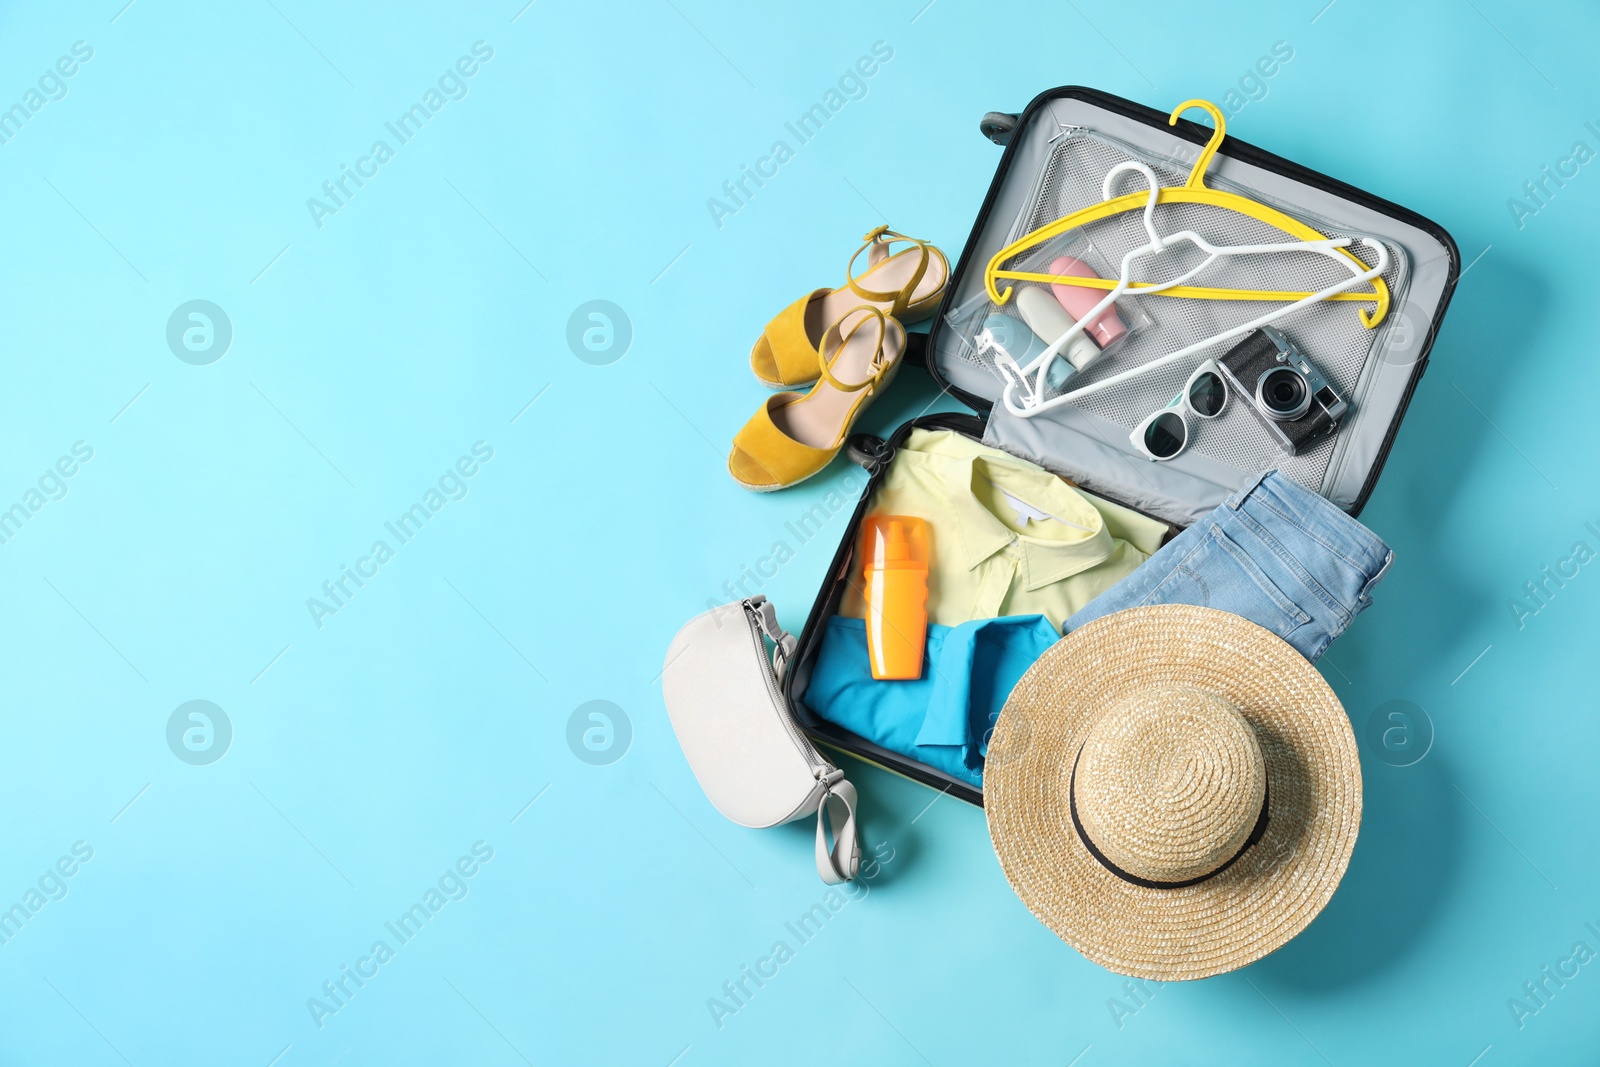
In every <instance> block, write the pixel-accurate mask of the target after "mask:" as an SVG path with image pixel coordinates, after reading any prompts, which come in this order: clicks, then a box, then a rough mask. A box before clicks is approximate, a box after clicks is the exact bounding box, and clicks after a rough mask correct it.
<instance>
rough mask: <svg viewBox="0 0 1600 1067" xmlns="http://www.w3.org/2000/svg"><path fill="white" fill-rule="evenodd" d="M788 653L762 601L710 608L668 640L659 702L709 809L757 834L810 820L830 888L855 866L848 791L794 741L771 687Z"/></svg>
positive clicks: (806, 745) (789, 641) (795, 731)
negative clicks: (814, 819)
mask: <svg viewBox="0 0 1600 1067" xmlns="http://www.w3.org/2000/svg"><path fill="white" fill-rule="evenodd" d="M769 640H770V641H771V642H772V646H773V647H772V651H771V653H770V654H769V653H768V651H767V642H768V641H769ZM795 643H796V642H795V638H794V637H793V636H792V635H791V634H789V633H788V632H787V631H785V630H784V629H783V628H782V627H780V626H779V625H778V613H777V611H776V610H774V609H773V606H772V604H771V603H770V602H769V601H768V600H767V598H766V597H764V596H756V597H751V598H749V599H747V600H738V601H735V602H734V603H732V604H724V605H722V606H721V607H717V608H712V609H711V610H710V611H707V612H705V613H703V614H701V615H697V616H695V617H694V618H693V619H690V620H689V622H688V623H687V624H686V625H685V626H684V627H683V629H682V630H679V631H678V636H676V637H674V638H673V639H672V644H671V646H670V647H669V648H668V649H667V662H666V666H665V668H663V670H662V673H661V692H662V698H663V700H664V701H665V702H666V705H667V716H668V717H669V718H670V719H671V720H672V729H673V732H674V733H676V734H677V735H678V744H679V745H680V746H681V747H682V748H683V754H684V757H685V758H686V759H687V760H688V761H689V768H690V769H691V770H692V771H694V776H695V779H696V780H697V781H698V782H699V783H700V788H701V789H703V790H704V791H705V794H706V797H707V799H709V800H710V801H711V804H712V806H713V807H715V808H716V809H717V810H718V811H720V812H722V814H724V815H726V816H727V817H728V818H729V819H732V820H733V821H734V822H736V823H738V824H739V825H740V826H749V827H752V828H756V829H764V828H766V827H769V826H778V825H780V824H782V823H786V822H792V821H794V820H796V819H803V818H805V817H806V816H809V815H812V814H815V815H816V817H817V873H818V874H819V875H821V876H822V880H823V881H824V882H826V883H828V884H829V885H836V884H838V883H840V882H848V881H850V880H851V879H853V878H854V877H855V876H856V872H857V870H859V868H860V865H861V845H860V842H859V841H858V840H857V837H856V790H855V787H854V786H853V785H851V784H850V783H849V782H847V781H845V777H844V772H843V771H841V770H840V769H839V768H837V767H835V766H834V765H833V764H831V763H829V762H828V761H827V760H826V759H824V758H823V756H822V754H821V753H819V752H818V751H817V749H816V747H815V746H814V745H812V744H811V742H810V741H809V740H808V739H807V738H806V736H805V734H804V733H802V732H801V730H800V727H799V726H798V725H797V724H796V723H795V721H794V717H793V716H792V715H791V714H790V712H789V706H788V704H787V703H785V701H784V698H783V692H782V689H781V688H780V682H781V679H782V677H783V669H784V666H785V664H786V662H787V660H788V657H789V656H790V654H791V653H793V651H794V648H795ZM830 830H831V833H832V837H833V842H832V844H831V845H830V844H829V842H828V838H829V833H830Z"/></svg>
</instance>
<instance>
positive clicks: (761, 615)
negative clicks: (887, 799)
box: [744, 595, 861, 885]
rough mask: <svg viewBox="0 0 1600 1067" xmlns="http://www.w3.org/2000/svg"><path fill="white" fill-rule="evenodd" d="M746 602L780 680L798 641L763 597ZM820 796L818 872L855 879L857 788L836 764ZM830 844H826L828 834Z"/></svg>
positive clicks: (826, 878) (830, 878)
mask: <svg viewBox="0 0 1600 1067" xmlns="http://www.w3.org/2000/svg"><path fill="white" fill-rule="evenodd" d="M744 603H745V605H746V606H747V607H748V608H749V609H750V611H751V613H752V614H753V615H754V616H755V620H756V626H757V627H759V628H760V630H761V633H762V635H763V636H765V637H766V638H767V640H769V641H771V642H772V643H773V644H774V645H775V646H776V647H774V648H773V650H772V672H773V674H774V676H775V677H776V678H777V679H778V680H779V681H780V682H781V681H782V680H783V669H784V667H786V666H787V665H788V663H789V657H790V656H792V655H793V654H794V650H795V648H796V647H797V646H798V645H799V643H800V642H799V641H798V640H796V639H795V636H794V635H793V634H791V633H790V632H789V631H787V630H785V629H784V628H783V627H782V626H781V625H780V624H779V623H778V609H777V608H775V607H773V606H772V601H770V600H768V599H767V598H766V597H764V596H759V595H758V596H753V597H750V598H749V599H748V600H746V601H745V602H744ZM819 781H820V782H821V783H822V786H823V792H822V799H821V800H819V801H818V802H817V874H819V875H821V876H822V880H823V882H825V883H827V884H828V885H838V884H839V883H841V882H848V881H851V880H852V879H854V878H855V876H856V874H857V873H858V872H859V871H860V870H861V841H860V839H859V838H858V837H857V836H856V787H855V786H853V785H851V784H850V783H849V782H848V781H846V780H845V777H844V772H843V771H841V770H840V769H839V768H837V767H832V768H829V770H828V773H827V774H826V775H825V776H823V777H822V778H820V779H819ZM830 831H831V832H832V834H833V845H832V847H829V845H828V834H829V832H830Z"/></svg>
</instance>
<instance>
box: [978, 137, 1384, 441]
mask: <svg viewBox="0 0 1600 1067" xmlns="http://www.w3.org/2000/svg"><path fill="white" fill-rule="evenodd" d="M1130 171H1137V172H1138V173H1140V174H1142V175H1144V178H1145V181H1146V182H1148V183H1149V186H1150V197H1149V200H1148V201H1147V202H1146V203H1145V207H1144V216H1143V218H1144V229H1145V233H1146V234H1148V235H1149V237H1150V240H1149V242H1148V243H1146V244H1143V245H1140V246H1139V247H1138V248H1135V249H1133V250H1132V251H1130V252H1129V253H1128V254H1127V255H1125V256H1123V257H1122V272H1121V274H1120V275H1119V276H1118V278H1117V282H1116V285H1114V286H1112V288H1111V289H1110V290H1109V291H1108V292H1107V293H1106V295H1105V296H1104V297H1102V298H1101V300H1100V301H1099V303H1097V304H1095V306H1094V307H1093V308H1092V309H1090V310H1089V312H1088V313H1086V314H1085V315H1084V316H1083V317H1082V318H1080V319H1078V320H1077V321H1076V322H1075V323H1073V325H1072V328H1071V329H1069V330H1067V331H1066V332H1065V333H1063V334H1062V335H1061V336H1060V337H1058V338H1056V339H1055V341H1054V342H1053V343H1052V344H1051V345H1050V346H1049V347H1048V348H1046V349H1045V350H1044V351H1043V352H1041V353H1039V355H1037V356H1035V357H1034V358H1033V359H1032V360H1029V361H1028V363H1027V365H1026V366H1020V365H1019V364H1018V363H1017V362H1016V360H1015V359H1013V358H1012V357H1011V355H1010V353H1008V352H1006V351H1005V350H1004V349H1002V348H1000V347H999V346H997V345H996V346H993V347H994V349H995V352H996V355H995V357H994V361H995V367H996V369H998V370H999V371H1000V372H1001V374H1002V375H1003V376H1004V377H1005V378H1006V386H1005V389H1004V390H1002V392H1001V394H1000V396H1001V399H1002V400H1003V401H1004V403H1005V406H1006V410H1007V411H1009V412H1011V414H1013V415H1016V416H1019V417H1021V418H1025V419H1031V418H1033V417H1034V416H1036V415H1040V414H1042V413H1043V412H1046V411H1049V410H1051V409H1052V408H1057V407H1060V406H1061V405H1063V404H1069V403H1071V402H1073V401H1075V400H1077V399H1079V398H1080V397H1085V396H1088V395H1090V394H1091V393H1097V392H1100V391H1101V390H1103V389H1109V388H1110V387H1111V386H1113V385H1117V384H1119V383H1121V382H1125V381H1127V380H1128V379H1130V378H1136V377H1138V376H1139V375H1142V374H1148V373H1149V372H1151V371H1154V370H1157V369H1158V368H1161V367H1164V366H1166V365H1167V364H1169V363H1172V362H1174V361H1176V360H1179V359H1182V358H1183V357H1185V356H1188V355H1193V354H1194V353H1196V352H1199V351H1201V350H1202V349H1205V348H1209V347H1211V346H1212V345H1215V344H1219V343H1220V342H1222V341H1227V340H1231V339H1232V338H1235V337H1239V336H1242V335H1243V334H1247V333H1249V332H1250V331H1251V330H1254V329H1257V328H1258V327H1261V326H1265V325H1267V324H1268V323H1270V322H1272V321H1273V320H1275V319H1278V318H1281V317H1282V316H1284V315H1287V314H1289V313H1290V312H1293V311H1298V310H1299V309H1300V308H1303V307H1306V306H1307V305H1310V304H1314V303H1317V302H1319V301H1322V300H1326V299H1328V298H1329V297H1331V296H1333V295H1335V294H1337V293H1342V292H1346V291H1348V290H1350V289H1353V288H1355V287H1356V286H1358V285H1361V284H1362V283H1364V282H1368V281H1371V280H1373V279H1374V278H1377V277H1378V276H1379V275H1381V274H1382V273H1383V272H1384V271H1385V270H1387V269H1388V267H1389V250H1388V248H1387V247H1386V246H1385V245H1384V244H1383V243H1382V242H1381V241H1375V240H1372V239H1371V238H1368V237H1362V238H1359V240H1360V241H1361V243H1362V244H1364V245H1366V246H1367V247H1368V248H1369V249H1371V250H1372V252H1373V253H1374V255H1375V257H1376V262H1375V264H1374V265H1373V266H1372V267H1371V268H1369V269H1367V270H1362V269H1361V267H1362V264H1361V263H1359V262H1357V261H1356V260H1354V259H1352V258H1351V257H1350V256H1349V254H1347V253H1344V252H1342V251H1340V250H1341V249H1344V248H1346V247H1347V246H1349V245H1350V244H1351V243H1352V242H1351V239H1350V238H1348V237H1338V238H1324V239H1322V240H1315V241H1283V242H1276V243H1271V244H1248V245H1214V244H1212V243H1211V242H1209V241H1207V240H1206V239H1205V238H1203V237H1201V236H1200V235H1199V234H1197V233H1195V232H1194V231H1193V230H1183V231H1181V232H1179V233H1174V234H1167V235H1163V234H1161V233H1159V232H1157V230H1156V226H1155V209H1156V203H1157V202H1158V199H1159V197H1160V192H1161V188H1160V183H1159V182H1158V181H1157V179H1156V175H1155V172H1154V171H1152V170H1151V169H1150V168H1149V167H1147V166H1145V165H1144V164H1143V163H1140V162H1138V161H1136V160H1129V161H1127V162H1125V163H1119V164H1118V165H1116V166H1115V167H1112V168H1111V170H1110V172H1109V173H1107V174H1106V177H1105V181H1104V182H1103V183H1102V185H1101V189H1102V192H1103V195H1104V196H1105V197H1106V198H1107V200H1109V199H1110V198H1111V186H1112V183H1113V182H1114V181H1115V179H1116V178H1117V177H1118V176H1119V175H1121V174H1124V173H1127V172H1130ZM1180 242H1187V243H1189V244H1192V245H1194V246H1195V247H1196V248H1199V249H1200V250H1201V251H1202V252H1204V253H1206V258H1205V259H1204V260H1202V261H1201V262H1200V264H1199V265H1198V266H1196V267H1194V268H1192V269H1191V270H1188V271H1185V272H1184V273H1183V274H1180V275H1178V276H1177V277H1175V278H1171V279H1169V280H1167V281H1164V282H1158V283H1155V284H1140V285H1139V286H1138V287H1137V288H1132V289H1130V286H1131V285H1132V281H1131V279H1132V276H1133V265H1134V264H1135V263H1136V262H1138V261H1139V260H1140V259H1143V258H1146V257H1148V256H1153V255H1157V254H1159V253H1161V252H1164V251H1166V250H1167V249H1169V248H1170V247H1172V246H1173V245H1175V244H1178V243H1180ZM1281 252H1312V253H1315V254H1317V255H1321V256H1325V257H1327V258H1328V259H1330V260H1332V261H1333V262H1335V263H1338V264H1340V265H1341V266H1343V267H1344V268H1346V269H1347V270H1349V271H1350V272H1351V276H1350V277H1349V278H1346V279H1343V280H1342V281H1339V282H1336V283H1334V284H1333V285H1330V286H1328V287H1327V288H1324V289H1321V290H1318V291H1317V292H1315V293H1308V294H1306V295H1305V296H1303V297H1301V298H1300V299H1299V300H1296V301H1294V302H1293V303H1290V304H1286V305H1284V306H1282V307H1279V308H1275V309H1274V310H1272V311H1269V312H1267V313H1266V314H1265V315H1261V316H1258V317H1257V318H1254V319H1251V320H1250V321H1249V322H1245V323H1242V324H1240V325H1238V326H1234V327H1232V328H1230V329H1227V330H1224V331H1222V332H1221V333H1219V334H1215V335H1214V336H1211V337H1207V338H1206V339H1205V340H1203V341H1197V342H1195V343H1194V344H1191V345H1187V346H1185V347H1183V348H1180V349H1178V350H1177V351H1176V352H1169V353H1167V354H1166V355H1164V356H1161V357H1160V358H1158V359H1153V360H1150V361H1149V362H1147V363H1143V364H1140V365H1139V366H1137V367H1130V368H1129V369H1127V370H1125V371H1122V372H1120V373H1118V374H1113V375H1111V376H1110V377H1108V378H1102V379H1101V380H1100V381H1097V382H1094V383H1092V384H1089V385H1085V386H1082V387H1081V388H1078V389H1073V390H1071V391H1069V392H1066V393H1063V394H1061V395H1060V396H1058V397H1054V398H1052V399H1049V400H1046V399H1044V391H1045V384H1044V383H1045V375H1046V374H1047V373H1048V372H1049V368H1050V364H1051V362H1052V361H1054V360H1055V359H1057V358H1059V353H1060V352H1061V349H1062V348H1063V347H1064V346H1065V345H1066V343H1067V342H1068V341H1070V340H1071V339H1072V338H1073V337H1075V336H1077V335H1078V334H1080V333H1082V332H1083V329H1084V326H1085V324H1086V323H1090V322H1094V321H1096V320H1097V319H1098V318H1099V316H1100V313H1101V312H1102V311H1104V310H1105V309H1106V308H1108V307H1110V306H1111V304H1112V303H1113V302H1114V301H1115V300H1117V299H1118V298H1119V297H1121V296H1124V295H1130V296H1144V295H1147V294H1150V293H1159V292H1162V291H1163V290H1166V289H1172V288H1175V287H1177V286H1180V285H1183V284H1185V283H1186V282H1188V281H1189V280H1190V279H1191V278H1193V277H1195V275H1197V274H1199V273H1200V272H1201V271H1203V270H1205V269H1206V268H1207V267H1209V266H1210V265H1211V264H1212V263H1214V262H1216V261H1217V260H1218V259H1221V258H1224V257H1227V256H1246V255H1271V254H1275V253H1281Z"/></svg>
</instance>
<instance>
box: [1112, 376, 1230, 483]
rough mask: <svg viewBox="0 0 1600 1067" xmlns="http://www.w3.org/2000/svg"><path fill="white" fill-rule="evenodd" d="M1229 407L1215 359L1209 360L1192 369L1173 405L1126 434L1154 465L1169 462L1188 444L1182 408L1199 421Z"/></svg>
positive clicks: (1154, 414)
mask: <svg viewBox="0 0 1600 1067" xmlns="http://www.w3.org/2000/svg"><path fill="white" fill-rule="evenodd" d="M1227 406H1228V386H1227V384H1226V383H1225V382H1223V380H1222V375H1221V374H1220V373H1219V372H1218V371H1217V363H1216V361H1215V360H1211V359H1208V360H1206V361H1205V362H1204V363H1202V364H1200V366H1198V367H1196V368H1195V369H1194V373H1193V374H1191V375H1189V380H1188V382H1186V383H1185V384H1184V387H1183V392H1181V393H1179V394H1178V395H1177V396H1175V397H1173V398H1172V403H1170V404H1168V405H1167V406H1166V407H1164V408H1162V409H1161V410H1160V411H1157V412H1154V413H1152V414H1150V415H1148V416H1146V417H1145V419H1144V421H1142V422H1140V423H1139V425H1138V426H1135V427H1134V429H1133V432H1132V433H1131V434H1129V435H1128V440H1130V441H1132V442H1133V447H1135V448H1137V449H1138V450H1139V451H1140V453H1142V454H1143V455H1144V457H1145V458H1146V459H1148V460H1151V461H1153V462H1161V461H1163V460H1169V459H1172V458H1174V457H1175V456H1177V455H1178V453H1180V452H1182V451H1183V450H1184V449H1185V448H1187V447H1188V445H1189V419H1188V417H1187V415H1186V414H1185V409H1188V411H1192V412H1194V414H1195V415H1196V416H1197V417H1198V418H1202V419H1214V418H1216V417H1217V416H1218V415H1221V414H1222V412H1223V409H1224V408H1226V407H1227Z"/></svg>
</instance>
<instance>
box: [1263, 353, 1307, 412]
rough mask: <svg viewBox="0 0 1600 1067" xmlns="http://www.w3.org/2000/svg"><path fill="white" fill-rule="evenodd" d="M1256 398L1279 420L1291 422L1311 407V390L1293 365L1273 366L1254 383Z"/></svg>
mask: <svg viewBox="0 0 1600 1067" xmlns="http://www.w3.org/2000/svg"><path fill="white" fill-rule="evenodd" d="M1256 400H1257V401H1259V402H1260V404H1261V410H1262V411H1265V412H1266V413H1267V414H1268V415H1270V416H1272V417H1273V418H1274V419H1277V420H1278V421H1279V422H1293V421H1294V420H1295V419H1298V418H1299V417H1300V416H1302V415H1304V414H1305V413H1306V411H1307V410H1308V409H1309V408H1310V407H1311V390H1310V389H1309V388H1308V387H1307V386H1306V379H1305V375H1303V374H1301V373H1300V372H1299V371H1297V370H1295V369H1294V368H1293V367H1274V368H1273V369H1271V370H1269V371H1267V372H1266V373H1265V374H1263V375H1262V376H1261V380H1260V381H1259V382H1257V383H1256Z"/></svg>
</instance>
